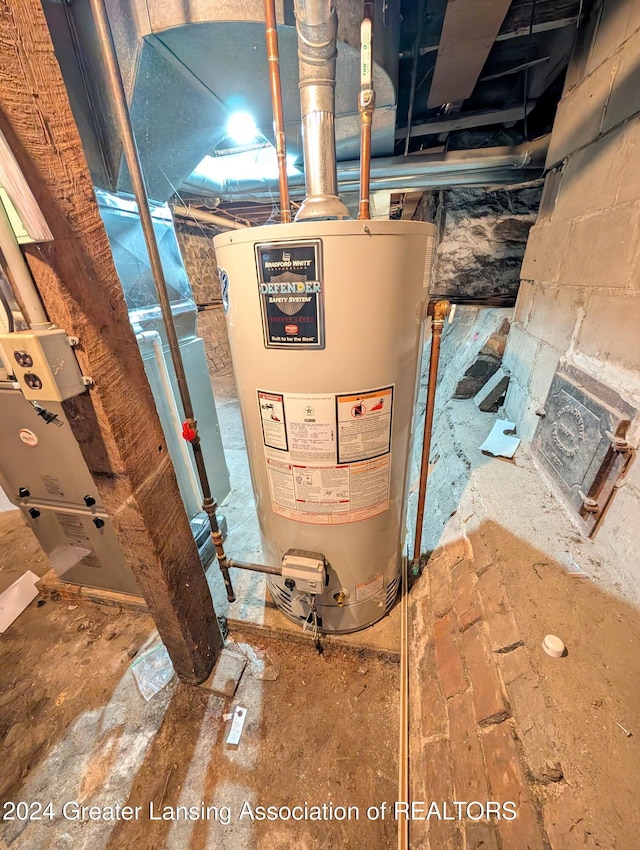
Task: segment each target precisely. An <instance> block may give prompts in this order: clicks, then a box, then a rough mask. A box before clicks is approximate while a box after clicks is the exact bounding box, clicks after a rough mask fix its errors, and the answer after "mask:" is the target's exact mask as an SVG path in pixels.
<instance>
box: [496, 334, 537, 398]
mask: <svg viewBox="0 0 640 850" xmlns="http://www.w3.org/2000/svg"><path fill="white" fill-rule="evenodd" d="M539 344H540V343H539V341H538V340H537V339H536V338H535V337H533V336H531V334H530V333H529V332H528V331H526V330H525V329H524V328H521V327H520V325H512V326H511V331H510V332H509V339H508V340H507V347H506V349H505V352H504V359H503V365H504V366H505V367H506V368H507V369H508V370H509V371H510V373H511V375H512V376H515V377H516V378H517V380H519V381H520V382H521V383H522V384H523V385H524V386H526V385H527V382H528V379H527V378H526V377H524V379H523V376H525V375H528V374H529V373H530V371H531V369H532V367H533V364H534V363H535V359H536V357H537V354H538V346H539Z"/></svg>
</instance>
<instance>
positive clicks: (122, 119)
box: [90, 0, 236, 602]
mask: <svg viewBox="0 0 640 850" xmlns="http://www.w3.org/2000/svg"><path fill="white" fill-rule="evenodd" d="M90 3H91V10H92V12H93V17H94V20H95V25H96V33H97V35H98V45H99V49H100V52H101V54H102V61H103V62H104V69H105V72H106V80H107V90H108V93H109V94H108V97H109V101H110V104H111V106H112V108H113V111H114V114H115V118H116V126H117V127H118V131H119V134H120V139H121V141H122V149H123V151H124V157H125V161H126V163H127V168H128V169H129V175H130V178H131V187H132V189H133V194H134V197H135V199H136V204H137V206H138V214H139V215H140V224H141V226H142V233H143V235H144V240H145V244H146V246H147V253H148V255H149V265H150V267H151V274H152V277H153V281H154V283H155V286H156V290H157V294H158V302H159V304H160V311H161V313H162V319H163V322H164V327H165V331H166V334H167V341H168V343H169V351H170V353H171V362H172V363H173V368H174V369H175V373H176V380H177V383H178V390H179V392H180V401H181V402H182V407H183V409H184V415H185V419H186V422H185V425H187V424H188V425H189V426H190V428H191V429H192V431H193V434H194V436H193V438H191V439H189V442H190V443H191V448H192V449H193V459H194V460H195V464H196V470H197V472H198V478H199V479H200V488H201V489H202V496H203V503H202V509H203V511H205V513H206V514H207V516H208V518H209V525H210V528H211V537H212V540H213V543H214V546H215V548H216V552H217V555H218V564H219V566H220V570H221V571H222V577H223V579H224V583H225V587H226V589H227V599H228V600H229V602H234V601H235V598H236V597H235V594H234V592H233V587H232V584H231V578H230V576H229V570H228V568H227V558H226V555H225V552H224V548H223V545H222V535H221V534H220V529H219V527H218V520H217V517H216V508H217V505H216V501H215V499H214V498H213V494H212V492H211V487H210V485H209V476H208V474H207V468H206V466H205V463H204V457H203V454H202V446H201V445H200V437H199V436H198V429H197V423H196V421H195V419H194V412H193V404H192V402H191V393H190V390H189V385H188V383H187V375H186V372H185V368H184V362H183V360H182V352H181V351H180V344H179V342H178V335H177V332H176V328H175V324H174V321H173V313H172V312H171V302H170V299H169V291H168V289H167V281H166V279H165V276H164V270H163V268H162V260H161V259H160V250H159V248H158V242H157V239H156V234H155V230H154V229H153V220H152V218H151V210H150V209H149V200H148V195H147V187H146V183H145V179H144V174H143V172H142V166H141V164H140V156H139V153H138V146H137V144H136V138H135V134H134V132H133V126H132V124H131V115H130V114H129V106H128V104H127V96H126V94H125V90H124V83H123V82H122V74H121V73H120V66H119V65H118V56H117V54H116V47H115V44H114V41H113V33H112V32H111V25H110V24H109V16H108V15H107V8H106V5H105V0H90Z"/></svg>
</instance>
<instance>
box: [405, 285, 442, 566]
mask: <svg viewBox="0 0 640 850" xmlns="http://www.w3.org/2000/svg"><path fill="white" fill-rule="evenodd" d="M449 306H450V305H449V302H448V301H436V302H434V303H433V304H430V305H429V311H430V313H431V315H432V321H431V356H430V357H429V383H428V385H427V405H426V409H425V414H424V437H423V439H422V460H421V463H420V488H419V490H418V511H417V515H416V534H415V541H414V545H413V560H414V563H415V562H418V561H419V559H420V546H421V544H422V527H423V525H424V503H425V499H426V496H427V478H428V477H429V455H430V453H431V432H432V430H433V413H434V410H435V402H436V383H437V381H438V361H439V359H440V340H441V339H442V328H443V326H444V323H445V321H446V319H447V316H448V314H449Z"/></svg>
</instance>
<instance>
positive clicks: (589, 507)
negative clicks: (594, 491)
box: [578, 490, 600, 514]
mask: <svg viewBox="0 0 640 850" xmlns="http://www.w3.org/2000/svg"><path fill="white" fill-rule="evenodd" d="M578 496H580V499H581V500H582V507H583V508H584V509H585V511H587V512H588V513H590V514H595V513H597V512H598V511H599V510H600V505H599V504H598V502H597V501H596V500H595V499H592V498H591V497H590V496H586V495H585V494H584V493H583V492H582V490H578Z"/></svg>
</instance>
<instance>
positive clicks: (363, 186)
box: [358, 110, 373, 219]
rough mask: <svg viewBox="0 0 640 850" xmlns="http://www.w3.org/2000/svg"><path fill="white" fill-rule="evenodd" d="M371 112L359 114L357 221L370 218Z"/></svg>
mask: <svg viewBox="0 0 640 850" xmlns="http://www.w3.org/2000/svg"><path fill="white" fill-rule="evenodd" d="M372 118H373V110H371V111H364V110H362V111H361V112H360V203H359V206H358V219H369V218H371V204H370V200H369V195H370V189H369V177H370V172H371V123H372Z"/></svg>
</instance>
